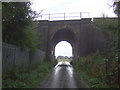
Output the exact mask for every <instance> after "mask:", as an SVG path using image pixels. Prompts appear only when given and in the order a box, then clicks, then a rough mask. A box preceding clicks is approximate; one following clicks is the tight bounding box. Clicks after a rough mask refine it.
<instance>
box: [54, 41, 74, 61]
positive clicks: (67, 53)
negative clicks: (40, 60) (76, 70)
mask: <svg viewBox="0 0 120 90" xmlns="http://www.w3.org/2000/svg"><path fill="white" fill-rule="evenodd" d="M55 57H56V59H57V60H58V59H59V60H60V59H63V60H72V57H73V48H72V45H71V44H70V43H69V42H67V41H60V42H59V43H57V45H56V46H55Z"/></svg>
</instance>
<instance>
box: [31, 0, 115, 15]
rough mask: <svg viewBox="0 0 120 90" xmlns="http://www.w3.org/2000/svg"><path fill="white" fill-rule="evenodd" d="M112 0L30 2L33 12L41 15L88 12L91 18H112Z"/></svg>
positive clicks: (41, 0) (42, 0) (33, 0)
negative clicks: (106, 16) (103, 16)
mask: <svg viewBox="0 0 120 90" xmlns="http://www.w3.org/2000/svg"><path fill="white" fill-rule="evenodd" d="M111 1H113V0H31V2H33V5H32V6H31V7H32V9H33V10H35V11H38V12H40V11H41V10H43V11H42V13H41V14H49V13H71V12H89V13H90V16H91V17H100V16H101V15H102V13H104V14H106V15H108V16H109V17H114V16H115V14H114V13H113V8H110V6H109V4H110V5H112V2H111Z"/></svg>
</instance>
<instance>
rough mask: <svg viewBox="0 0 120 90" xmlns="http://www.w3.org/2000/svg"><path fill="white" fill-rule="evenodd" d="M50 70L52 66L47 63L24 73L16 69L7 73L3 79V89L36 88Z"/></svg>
mask: <svg viewBox="0 0 120 90" xmlns="http://www.w3.org/2000/svg"><path fill="white" fill-rule="evenodd" d="M51 70H52V65H51V64H50V63H49V62H41V63H40V64H39V65H37V66H36V67H34V68H32V69H31V70H30V71H28V70H26V71H24V72H21V71H19V70H18V69H16V70H14V71H11V72H9V73H8V74H7V75H6V76H4V77H3V80H2V85H3V86H2V87H3V88H36V87H38V86H39V84H40V82H41V81H42V80H43V79H44V78H45V77H46V76H47V75H48V73H49V72H50V71H51Z"/></svg>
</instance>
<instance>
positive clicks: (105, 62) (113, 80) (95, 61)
mask: <svg viewBox="0 0 120 90" xmlns="http://www.w3.org/2000/svg"><path fill="white" fill-rule="evenodd" d="M73 66H74V68H75V71H76V72H77V74H78V75H79V76H80V77H82V78H83V79H84V80H85V81H86V83H88V84H89V87H91V88H108V87H109V88H110V87H112V88H116V87H118V83H117V80H118V72H117V61H116V59H115V57H114V56H113V58H112V57H111V58H107V57H106V56H103V55H101V54H100V53H99V52H96V53H95V54H92V55H89V56H87V57H81V58H80V60H79V61H78V62H77V63H76V64H74V65H73Z"/></svg>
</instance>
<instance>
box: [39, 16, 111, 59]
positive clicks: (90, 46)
mask: <svg viewBox="0 0 120 90" xmlns="http://www.w3.org/2000/svg"><path fill="white" fill-rule="evenodd" d="M38 32H39V33H41V34H43V35H44V37H45V38H44V43H43V48H44V50H46V55H47V56H48V57H50V58H51V60H52V57H54V49H55V45H56V44H57V43H58V42H59V41H62V40H65V41H68V42H70V43H71V45H72V47H73V54H74V59H75V61H77V60H78V58H79V57H81V56H87V55H89V54H91V53H94V52H96V51H97V50H99V51H101V52H102V53H107V52H109V45H108V44H107V39H106V38H105V34H104V33H103V32H102V31H101V30H100V29H99V28H97V27H95V26H94V25H93V24H92V21H91V18H84V19H81V20H63V21H62V20H61V21H47V20H46V21H39V25H38Z"/></svg>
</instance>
